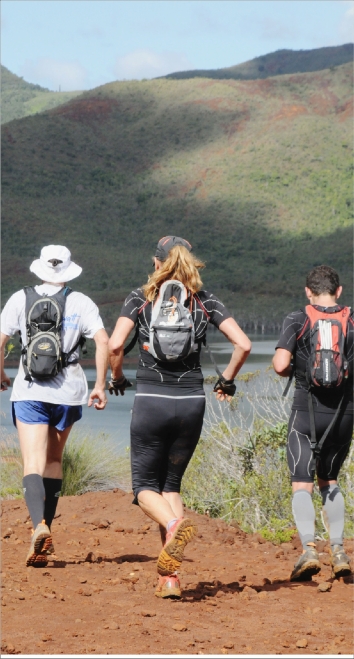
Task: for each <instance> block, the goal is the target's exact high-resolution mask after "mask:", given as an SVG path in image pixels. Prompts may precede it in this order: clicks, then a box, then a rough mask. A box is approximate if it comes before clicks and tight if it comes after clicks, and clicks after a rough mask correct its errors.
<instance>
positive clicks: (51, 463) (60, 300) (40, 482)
mask: <svg viewBox="0 0 354 659" xmlns="http://www.w3.org/2000/svg"><path fill="white" fill-rule="evenodd" d="M30 270H31V272H33V273H34V274H35V275H37V277H39V279H41V280H42V284H40V285H38V286H34V287H26V288H25V289H22V290H20V291H17V293H14V295H12V296H11V297H10V299H9V300H8V302H7V303H6V304H5V307H4V309H3V312H2V314H1V391H4V390H5V389H7V387H8V386H9V385H10V378H9V377H8V376H7V375H6V373H5V371H4V349H5V346H6V343H7V341H8V339H9V338H10V336H13V335H14V334H15V333H16V332H20V333H21V334H20V335H21V342H22V346H23V350H22V359H21V362H20V366H19V370H18V374H17V376H16V378H15V380H14V383H13V389H12V394H11V398H10V400H11V402H12V416H13V421H14V425H15V426H16V427H17V431H18V435H19V441H20V447H21V452H22V457H23V465H24V478H23V490H24V496H25V500H26V504H27V507H28V511H29V514H30V516H31V519H32V524H33V535H32V540H31V545H30V549H29V552H28V554H27V558H26V565H27V566H29V565H34V566H36V567H42V566H43V567H44V566H45V565H46V564H47V562H48V555H49V554H53V553H54V547H53V543H52V538H51V530H50V529H51V524H52V521H53V519H54V515H55V512H56V507H57V503H58V496H59V494H60V489H61V485H62V455H63V450H64V446H65V442H66V440H67V439H68V436H69V433H70V430H71V428H72V426H73V424H74V423H75V421H78V420H79V419H80V418H81V416H82V405H84V404H86V403H87V402H88V406H89V407H91V406H92V405H94V407H95V408H96V409H98V410H103V409H104V408H105V406H106V403H107V398H106V394H105V382H106V372H107V361H108V360H107V355H108V348H107V345H108V336H107V333H106V331H105V329H104V327H103V323H102V320H101V318H100V315H99V311H98V308H97V306H96V304H95V303H94V302H93V301H92V300H91V299H90V298H89V297H87V296H86V295H83V293H77V292H73V291H71V289H70V288H69V287H68V286H66V283H67V282H69V281H71V280H72V279H74V278H75V277H78V276H79V275H80V274H81V272H82V268H81V267H80V266H79V265H77V264H76V263H74V262H73V261H71V253H70V251H69V250H68V249H67V248H66V247H64V246H62V245H48V246H46V247H43V249H42V251H41V255H40V258H39V259H36V260H35V261H33V263H32V264H31V266H30ZM86 338H88V339H93V340H94V341H95V344H96V369H97V376H96V384H95V387H94V389H93V391H92V392H91V394H90V396H88V385H87V380H86V377H85V374H84V371H83V370H82V368H81V366H80V365H79V363H78V358H79V346H80V345H81V347H82V346H83V344H84V342H85V339H86ZM94 401H96V402H94Z"/></svg>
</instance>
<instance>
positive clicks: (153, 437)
mask: <svg viewBox="0 0 354 659" xmlns="http://www.w3.org/2000/svg"><path fill="white" fill-rule="evenodd" d="M204 410H205V396H204V391H201V392H199V394H196V395H194V396H190V397H179V398H174V397H171V396H164V395H163V389H162V391H161V394H160V395H156V394H155V395H153V394H150V395H146V394H139V393H137V395H136V396H135V401H134V407H133V417H132V422H131V427H130V435H131V467H132V484H133V492H134V495H135V498H136V497H137V496H138V494H139V492H142V491H143V490H151V491H153V492H158V493H160V492H180V489H181V480H182V476H183V474H184V472H185V470H186V468H187V466H188V463H189V461H190V459H191V457H192V455H193V452H194V450H195V447H196V446H197V444H198V441H199V438H200V433H201V431H202V426H203V417H204Z"/></svg>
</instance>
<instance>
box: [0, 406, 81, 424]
mask: <svg viewBox="0 0 354 659" xmlns="http://www.w3.org/2000/svg"><path fill="white" fill-rule="evenodd" d="M81 417H82V405H55V404H54V403H42V402H41V401H39V400H21V401H17V402H14V403H12V419H13V422H14V426H16V419H18V420H19V421H22V423H29V424H37V423H38V424H44V425H48V426H54V427H55V428H56V429H57V430H65V428H68V427H69V426H72V424H73V423H75V421H79V420H80V419H81Z"/></svg>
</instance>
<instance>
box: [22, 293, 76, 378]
mask: <svg viewBox="0 0 354 659" xmlns="http://www.w3.org/2000/svg"><path fill="white" fill-rule="evenodd" d="M23 290H24V292H25V295H26V339H27V340H26V345H25V346H24V347H23V348H22V351H21V354H22V361H23V367H24V371H25V380H27V381H28V382H32V380H33V379H35V380H48V379H50V378H53V377H55V376H56V375H57V374H58V373H60V372H61V371H62V369H63V368H64V367H65V366H67V365H68V364H69V363H77V360H73V361H72V362H69V361H68V360H69V357H70V356H71V355H72V354H73V353H74V352H75V350H76V349H77V348H78V346H79V345H80V346H81V348H82V350H83V352H85V350H84V344H85V339H84V337H80V339H79V340H78V341H77V343H76V344H75V346H74V347H73V348H72V349H71V350H70V351H69V352H68V353H64V352H63V351H62V345H61V330H62V323H63V316H64V309H65V302H66V298H67V297H68V295H70V293H71V292H72V289H71V288H69V287H68V286H65V287H64V288H62V289H61V290H60V291H59V292H58V293H56V294H55V295H39V293H37V292H36V290H35V289H34V287H32V286H26V287H25V288H24V289H23ZM21 343H22V342H21Z"/></svg>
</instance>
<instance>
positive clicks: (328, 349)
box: [298, 304, 350, 389]
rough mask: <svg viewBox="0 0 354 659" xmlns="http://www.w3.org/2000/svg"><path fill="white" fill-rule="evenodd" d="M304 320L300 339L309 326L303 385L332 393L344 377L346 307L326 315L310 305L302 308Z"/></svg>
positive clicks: (345, 367)
mask: <svg viewBox="0 0 354 659" xmlns="http://www.w3.org/2000/svg"><path fill="white" fill-rule="evenodd" d="M305 312H306V315H307V320H306V322H305V324H304V327H303V330H302V332H301V334H300V335H299V336H298V339H299V338H300V336H302V335H303V334H304V332H305V330H306V329H307V327H308V323H310V356H309V359H308V361H307V373H306V377H307V382H308V384H309V386H310V387H314V388H315V389H316V388H317V387H324V388H326V389H335V388H337V387H340V386H341V385H342V384H343V380H344V379H345V378H346V377H348V362H347V359H346V356H345V339H346V336H347V327H348V319H349V316H350V307H343V308H342V309H340V310H339V311H335V312H333V313H328V312H327V311H319V310H318V309H316V307H314V306H312V304H308V305H307V306H306V308H305Z"/></svg>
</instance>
